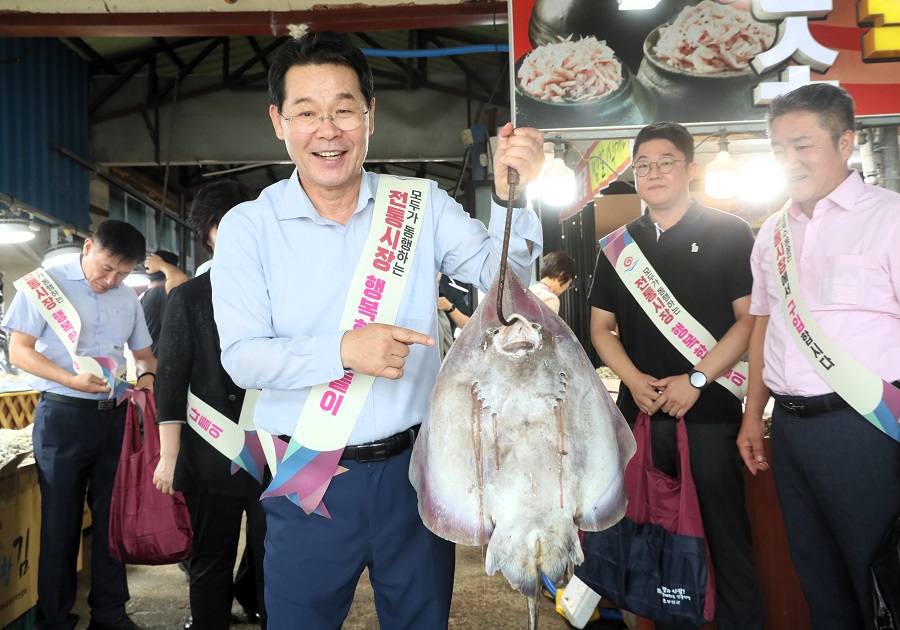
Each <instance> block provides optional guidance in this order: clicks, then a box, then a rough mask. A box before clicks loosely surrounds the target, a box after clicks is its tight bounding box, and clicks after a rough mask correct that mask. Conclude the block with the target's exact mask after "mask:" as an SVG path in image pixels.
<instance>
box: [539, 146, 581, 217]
mask: <svg viewBox="0 0 900 630" xmlns="http://www.w3.org/2000/svg"><path fill="white" fill-rule="evenodd" d="M565 154H566V147H565V142H563V141H560V142H557V143H556V145H555V146H554V147H553V162H552V163H551V164H550V168H548V169H547V171H546V172H545V173H544V178H543V182H542V184H541V198H542V199H543V201H544V203H546V204H547V205H549V206H566V205H568V204H570V203H572V202H573V201H575V194H576V193H577V185H576V182H575V171H573V170H572V169H571V168H569V167H568V166H566V161H565Z"/></svg>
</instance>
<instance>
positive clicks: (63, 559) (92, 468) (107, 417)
mask: <svg viewBox="0 0 900 630" xmlns="http://www.w3.org/2000/svg"><path fill="white" fill-rule="evenodd" d="M126 410H127V403H125V404H122V405H119V406H118V407H116V408H115V409H111V410H109V411H98V410H97V409H89V408H85V407H80V406H76V405H72V404H69V403H64V402H56V401H48V400H45V399H43V398H42V399H41V401H40V402H39V403H38V406H37V409H36V410H35V414H34V418H35V419H34V433H33V439H34V457H35V460H36V462H37V472H38V484H39V485H40V488H41V552H40V556H39V558H38V607H37V627H38V628H39V629H40V630H44V629H45V628H47V629H49V628H66V629H72V628H74V627H75V623H76V621H77V620H78V617H77V616H76V615H74V614H72V607H73V606H74V605H75V593H76V583H77V572H76V568H75V567H76V560H77V557H78V546H79V544H80V541H81V524H82V516H83V514H84V499H85V495H87V501H88V505H89V506H90V508H91V520H92V525H91V592H90V594H89V596H88V604H89V605H90V608H91V618H93V619H95V620H97V621H99V622H101V623H109V622H112V621H115V620H117V619H119V618H120V617H122V616H123V615H124V614H125V602H127V601H128V582H127V580H126V577H125V565H124V564H122V563H121V562H118V561H116V560H113V559H112V558H110V557H109V503H110V499H111V498H112V489H113V483H114V482H115V478H116V470H117V469H118V466H119V455H120V454H121V451H122V437H123V435H124V432H125V413H126Z"/></svg>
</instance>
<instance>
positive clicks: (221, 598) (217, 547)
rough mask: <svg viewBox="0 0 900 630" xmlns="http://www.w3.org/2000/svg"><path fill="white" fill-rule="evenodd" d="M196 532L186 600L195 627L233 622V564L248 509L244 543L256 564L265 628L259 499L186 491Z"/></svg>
mask: <svg viewBox="0 0 900 630" xmlns="http://www.w3.org/2000/svg"><path fill="white" fill-rule="evenodd" d="M184 498H185V501H186V502H187V507H188V512H189V513H190V515H191V528H192V529H193V530H194V539H193V551H192V553H191V564H190V568H189V573H190V599H191V615H192V616H193V618H194V624H193V630H227V628H228V627H229V626H230V625H231V602H232V599H233V597H234V592H233V586H232V583H233V572H234V563H235V560H236V558H237V548H238V542H239V540H240V535H241V518H242V516H243V513H244V512H245V511H246V512H247V545H248V546H250V548H251V553H252V554H253V560H254V562H255V565H256V590H257V598H258V606H259V615H260V618H261V621H262V628H263V629H265V627H266V607H265V602H264V599H263V593H264V585H263V558H264V556H265V539H266V515H265V512H264V511H263V509H262V506H261V505H260V502H259V497H258V496H255V497H231V496H223V495H217V494H202V493H193V492H188V493H185V495H184Z"/></svg>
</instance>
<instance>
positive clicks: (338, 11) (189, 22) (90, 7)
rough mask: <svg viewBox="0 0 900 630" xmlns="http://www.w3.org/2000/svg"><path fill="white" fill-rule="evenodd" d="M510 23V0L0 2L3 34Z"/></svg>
mask: <svg viewBox="0 0 900 630" xmlns="http://www.w3.org/2000/svg"><path fill="white" fill-rule="evenodd" d="M61 8H62V10H61ZM506 20H507V3H506V0H416V1H415V2H409V1H406V2H404V1H400V0H373V1H370V2H356V1H354V0H331V1H330V2H316V1H314V0H67V1H66V2H65V3H60V2H59V1H58V0H0V36H3V37H147V36H156V37H205V36H240V35H251V36H253V35H256V36H258V35H270V36H283V35H287V34H288V30H289V25H301V24H302V25H305V26H307V27H308V28H309V29H311V30H335V31H342V32H360V31H378V30H411V29H421V28H437V27H460V26H476V25H483V24H497V23H505V22H506Z"/></svg>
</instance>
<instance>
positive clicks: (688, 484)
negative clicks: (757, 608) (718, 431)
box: [575, 414, 716, 628]
mask: <svg viewBox="0 0 900 630" xmlns="http://www.w3.org/2000/svg"><path fill="white" fill-rule="evenodd" d="M676 434H677V441H678V460H679V474H680V477H679V478H674V477H670V476H668V475H666V474H665V473H663V472H662V471H660V470H658V469H657V468H655V467H654V466H653V457H652V453H651V449H650V418H649V417H648V416H647V415H646V414H641V415H640V416H639V417H638V420H637V424H635V427H634V437H635V441H636V442H637V453H636V454H635V456H634V457H633V458H632V459H631V461H630V462H629V463H628V466H627V467H626V468H625V491H626V494H627V495H628V508H627V509H626V511H625V518H623V519H622V520H621V521H619V522H618V523H617V524H616V525H614V526H613V527H611V528H609V529H606V530H604V531H602V532H587V533H585V535H584V540H583V541H582V549H583V550H584V563H583V564H582V565H581V566H579V567H576V569H575V574H576V575H577V576H578V577H579V578H580V579H581V580H582V581H583V582H585V583H586V584H587V585H588V586H590V587H591V588H592V589H593V590H594V591H596V592H597V593H599V594H600V595H601V596H602V597H605V598H606V599H608V600H609V601H610V602H612V603H613V604H615V605H616V606H618V607H619V608H622V609H624V610H627V611H629V612H632V613H634V614H636V615H638V616H639V617H645V618H647V619H650V620H652V621H654V622H657V623H661V624H666V625H670V626H672V627H681V628H684V627H695V628H696V627H700V626H703V625H705V624H706V623H708V622H710V621H712V620H713V617H714V614H715V593H716V588H715V580H714V578H713V571H712V561H711V559H710V555H709V547H708V546H707V544H706V537H705V535H704V532H703V522H702V520H701V518H700V504H699V502H698V501H697V489H696V488H695V486H694V478H693V476H692V475H691V461H690V451H689V449H688V440H687V428H686V427H685V426H684V420H683V419H680V420H679V421H678V425H677V427H676Z"/></svg>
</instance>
